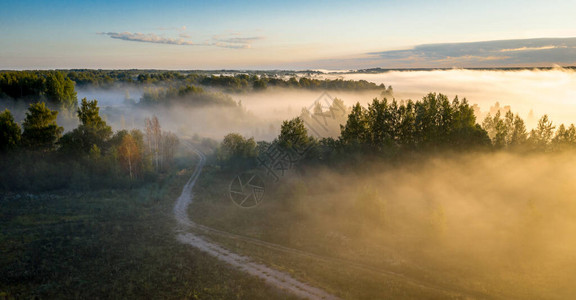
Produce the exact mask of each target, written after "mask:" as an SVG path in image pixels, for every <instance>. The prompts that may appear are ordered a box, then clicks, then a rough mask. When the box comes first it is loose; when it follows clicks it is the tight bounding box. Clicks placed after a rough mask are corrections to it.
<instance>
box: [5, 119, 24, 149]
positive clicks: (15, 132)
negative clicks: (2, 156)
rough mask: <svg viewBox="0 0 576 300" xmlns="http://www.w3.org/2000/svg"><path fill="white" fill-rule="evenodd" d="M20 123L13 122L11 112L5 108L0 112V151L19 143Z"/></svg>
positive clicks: (12, 147)
mask: <svg viewBox="0 0 576 300" xmlns="http://www.w3.org/2000/svg"><path fill="white" fill-rule="evenodd" d="M21 137H22V133H21V132H20V125H18V123H16V122H14V117H13V116H12V113H11V112H10V111H9V110H8V109H6V110H4V111H3V112H1V113H0V152H7V151H9V150H12V149H14V148H16V147H17V146H18V145H19V144H20V139H21Z"/></svg>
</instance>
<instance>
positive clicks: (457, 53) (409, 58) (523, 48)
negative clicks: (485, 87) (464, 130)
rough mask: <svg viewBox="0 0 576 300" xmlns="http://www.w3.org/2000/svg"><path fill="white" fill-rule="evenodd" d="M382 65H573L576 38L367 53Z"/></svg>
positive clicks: (426, 45)
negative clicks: (496, 63) (495, 63)
mask: <svg viewBox="0 0 576 300" xmlns="http://www.w3.org/2000/svg"><path fill="white" fill-rule="evenodd" d="M368 55H369V56H370V57H372V58H373V59H377V60H379V61H380V63H381V64H387V65H394V66H396V65H398V64H399V63H407V64H408V65H407V67H419V66H414V64H415V63H422V62H423V65H422V66H423V67H431V66H435V67H447V66H448V67H450V66H456V65H457V66H471V65H475V66H484V65H487V64H493V63H494V62H495V61H497V62H498V64H500V65H504V66H505V65H519V64H526V65H529V64H547V63H548V64H573V63H575V62H576V38H541V39H525V40H500V41H485V42H473V43H446V44H425V45H418V46H415V47H414V48H412V49H406V50H393V51H382V52H372V53H368Z"/></svg>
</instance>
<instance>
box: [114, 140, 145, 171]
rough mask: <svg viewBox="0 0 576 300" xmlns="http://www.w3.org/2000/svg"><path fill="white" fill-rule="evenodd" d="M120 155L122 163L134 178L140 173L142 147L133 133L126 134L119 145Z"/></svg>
mask: <svg viewBox="0 0 576 300" xmlns="http://www.w3.org/2000/svg"><path fill="white" fill-rule="evenodd" d="M118 155H119V160H120V163H121V165H122V166H123V167H124V169H125V170H126V171H128V174H129V176H130V179H131V180H133V179H134V178H135V177H136V176H137V175H138V174H139V166H140V160H141V155H140V149H139V148H138V145H137V144H136V141H135V140H134V138H133V137H132V135H131V134H125V135H124V137H123V138H122V142H121V144H120V146H119V147H118Z"/></svg>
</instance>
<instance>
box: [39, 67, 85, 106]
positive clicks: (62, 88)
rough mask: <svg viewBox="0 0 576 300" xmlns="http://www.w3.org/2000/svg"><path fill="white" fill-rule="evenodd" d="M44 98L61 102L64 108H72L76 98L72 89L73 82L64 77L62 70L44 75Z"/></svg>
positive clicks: (53, 101)
mask: <svg viewBox="0 0 576 300" xmlns="http://www.w3.org/2000/svg"><path fill="white" fill-rule="evenodd" d="M45 93H46V98H48V100H49V101H51V102H52V103H57V104H61V105H62V106H63V107H65V108H68V109H70V108H73V107H75V106H76V101H77V100H78V98H77V96H76V91H74V82H73V81H72V80H70V79H69V78H67V77H64V74H62V72H51V73H50V74H49V75H48V76H47V77H46V91H45Z"/></svg>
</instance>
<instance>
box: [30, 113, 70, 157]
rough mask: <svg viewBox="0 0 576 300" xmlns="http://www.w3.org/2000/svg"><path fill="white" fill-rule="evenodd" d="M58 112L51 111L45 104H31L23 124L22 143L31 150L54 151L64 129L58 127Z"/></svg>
mask: <svg viewBox="0 0 576 300" xmlns="http://www.w3.org/2000/svg"><path fill="white" fill-rule="evenodd" d="M57 116H58V111H53V110H50V109H49V108H48V107H46V104H45V103H44V102H37V103H33V104H30V107H29V108H28V112H26V118H25V119H24V122H23V124H22V127H23V128H24V132H23V133H22V143H23V145H24V146H25V147H26V148H28V149H30V150H38V151H50V150H54V149H55V146H56V142H57V141H58V139H59V138H60V136H61V135H62V131H63V130H64V128H62V127H60V126H58V124H57V123H56V118H57Z"/></svg>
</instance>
